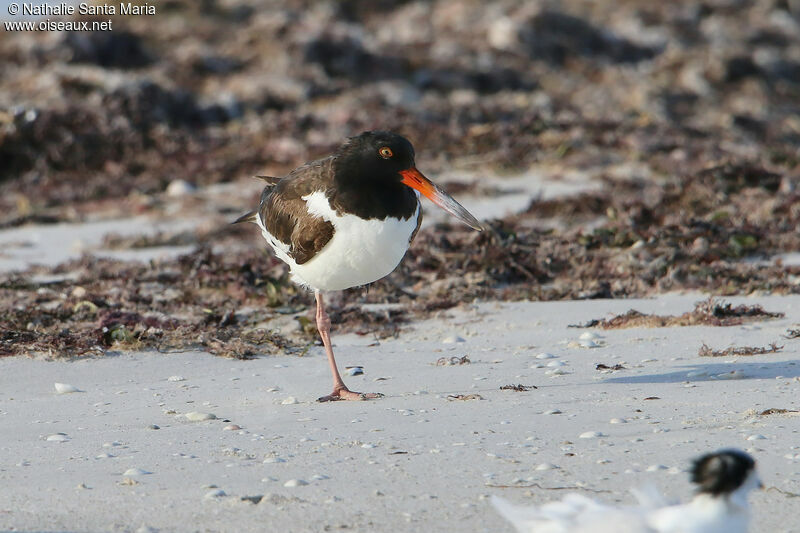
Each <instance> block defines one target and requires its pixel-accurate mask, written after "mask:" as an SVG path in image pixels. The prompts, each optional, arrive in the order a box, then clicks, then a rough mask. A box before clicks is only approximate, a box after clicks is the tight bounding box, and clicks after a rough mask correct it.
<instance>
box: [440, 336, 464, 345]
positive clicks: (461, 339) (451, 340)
mask: <svg viewBox="0 0 800 533" xmlns="http://www.w3.org/2000/svg"><path fill="white" fill-rule="evenodd" d="M457 342H467V341H466V339H464V337H460V336H458V335H451V336H449V337H445V338H444V339H442V344H455V343H457Z"/></svg>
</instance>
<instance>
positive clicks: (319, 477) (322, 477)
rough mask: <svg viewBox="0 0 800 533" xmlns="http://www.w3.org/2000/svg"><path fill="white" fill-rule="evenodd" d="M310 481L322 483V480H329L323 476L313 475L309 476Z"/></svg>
mask: <svg viewBox="0 0 800 533" xmlns="http://www.w3.org/2000/svg"><path fill="white" fill-rule="evenodd" d="M311 479H313V480H314V481H322V480H324V479H330V477H328V476H326V475H325V474H314V475H313V476H311Z"/></svg>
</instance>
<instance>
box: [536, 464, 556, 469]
mask: <svg viewBox="0 0 800 533" xmlns="http://www.w3.org/2000/svg"><path fill="white" fill-rule="evenodd" d="M558 468H560V467H559V466H558V465H554V464H553V463H540V464H538V465H536V468H534V470H556V469H558Z"/></svg>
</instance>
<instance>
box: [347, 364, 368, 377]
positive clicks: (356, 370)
mask: <svg viewBox="0 0 800 533" xmlns="http://www.w3.org/2000/svg"><path fill="white" fill-rule="evenodd" d="M345 373H346V374H347V375H348V376H360V375H361V374H363V373H364V367H362V366H348V367H346V368H345Z"/></svg>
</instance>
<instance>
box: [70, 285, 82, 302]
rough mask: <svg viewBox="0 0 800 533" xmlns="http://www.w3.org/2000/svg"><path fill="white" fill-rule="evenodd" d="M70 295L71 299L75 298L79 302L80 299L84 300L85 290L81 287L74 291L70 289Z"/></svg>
mask: <svg viewBox="0 0 800 533" xmlns="http://www.w3.org/2000/svg"><path fill="white" fill-rule="evenodd" d="M70 295H71V296H72V297H73V298H77V299H79V300H82V299H84V298H86V289H84V288H83V287H81V286H78V287H75V288H74V289H72V292H70Z"/></svg>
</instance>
